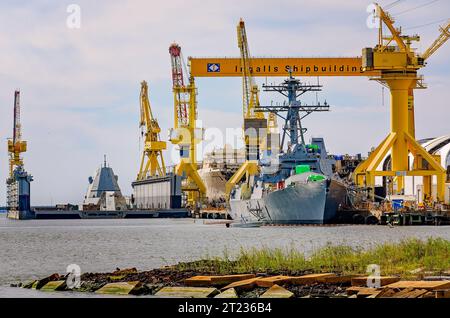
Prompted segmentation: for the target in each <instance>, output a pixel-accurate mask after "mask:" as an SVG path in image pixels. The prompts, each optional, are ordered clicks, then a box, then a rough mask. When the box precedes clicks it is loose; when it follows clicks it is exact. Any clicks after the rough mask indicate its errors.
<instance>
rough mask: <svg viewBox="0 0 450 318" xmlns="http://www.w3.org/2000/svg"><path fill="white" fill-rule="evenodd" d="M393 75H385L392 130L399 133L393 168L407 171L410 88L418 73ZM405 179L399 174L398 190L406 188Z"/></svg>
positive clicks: (393, 150)
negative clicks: (389, 96) (389, 92)
mask: <svg viewBox="0 0 450 318" xmlns="http://www.w3.org/2000/svg"><path fill="white" fill-rule="evenodd" d="M396 76H398V75H393V76H392V77H391V78H389V76H386V77H384V78H383V79H384V80H385V81H386V83H387V85H388V86H389V88H390V90H391V131H392V132H394V133H396V134H397V139H396V140H395V142H394V144H393V146H392V151H391V158H392V170H393V171H397V172H400V173H401V172H405V173H406V171H408V170H409V167H408V144H407V142H406V138H405V136H404V134H405V133H407V132H408V131H409V129H410V127H409V116H408V115H409V114H408V96H409V89H410V87H412V86H413V85H415V83H416V75H415V74H414V75H413V76H414V77H412V78H405V77H404V75H400V76H402V78H398V77H396ZM404 185H405V180H404V176H403V175H398V176H397V192H398V193H402V192H403V190H404Z"/></svg>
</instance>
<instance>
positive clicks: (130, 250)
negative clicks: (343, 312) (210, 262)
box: [0, 214, 450, 297]
mask: <svg viewBox="0 0 450 318" xmlns="http://www.w3.org/2000/svg"><path fill="white" fill-rule="evenodd" d="M430 236H434V237H442V238H445V239H449V240H450V227H444V226H442V227H433V226H429V227H396V228H389V227H386V226H336V227H262V228H226V227H225V226H224V225H206V224H203V221H202V220H196V221H195V220H192V219H173V220H168V219H144V220H133V219H130V220H127V219H117V220H30V221H14V220H9V219H6V216H5V215H4V214H0V286H3V287H0V297H9V296H18V297H22V296H24V297H28V295H29V294H28V293H31V294H33V295H36V296H39V297H41V296H42V293H39V292H35V291H23V290H22V289H18V288H7V287H6V286H8V285H9V284H10V283H13V282H18V281H27V280H32V279H36V278H42V277H45V276H47V275H49V274H52V273H55V272H56V273H60V274H63V273H65V272H66V268H67V266H68V265H70V264H77V265H79V266H80V268H81V270H82V272H110V271H113V270H115V269H116V267H119V268H127V267H136V268H138V269H139V270H149V269H152V268H156V267H160V266H163V265H170V264H175V263H177V262H180V261H192V260H196V259H199V258H202V257H205V256H207V255H209V256H221V255H223V253H224V251H225V250H226V251H227V252H228V253H229V254H231V255H233V254H235V253H236V252H238V251H239V248H240V247H244V248H249V247H263V246H264V247H285V248H291V247H292V246H294V247H295V248H298V249H300V250H302V251H304V252H306V253H308V252H311V251H312V250H313V249H316V248H318V247H320V246H323V245H325V244H327V243H332V244H347V245H352V246H361V247H370V246H371V245H373V244H376V243H380V242H386V241H389V242H395V241H399V240H401V239H404V238H407V237H417V238H427V237H430ZM46 295H48V294H46Z"/></svg>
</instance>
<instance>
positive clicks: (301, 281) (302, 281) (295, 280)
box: [290, 273, 337, 285]
mask: <svg viewBox="0 0 450 318" xmlns="http://www.w3.org/2000/svg"><path fill="white" fill-rule="evenodd" d="M336 276H337V275H336V274H333V273H323V274H309V275H303V276H298V277H291V279H290V283H292V284H294V285H311V284H315V283H318V282H319V279H324V278H325V277H336Z"/></svg>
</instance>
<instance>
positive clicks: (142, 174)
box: [137, 81, 166, 181]
mask: <svg viewBox="0 0 450 318" xmlns="http://www.w3.org/2000/svg"><path fill="white" fill-rule="evenodd" d="M139 100H140V106H141V107H140V113H141V116H140V121H139V126H140V127H141V128H142V129H145V133H144V134H145V141H144V150H143V152H142V159H141V165H140V168H139V173H138V176H137V181H142V180H145V179H147V178H148V177H155V176H165V175H166V166H165V164H164V157H163V153H162V151H163V150H164V149H166V142H164V141H161V140H160V136H159V134H160V132H161V128H160V127H159V124H158V121H157V120H156V118H154V117H153V113H152V109H151V107H150V101H149V98H148V84H147V82H146V81H143V82H142V83H141V93H140V96H139ZM146 160H147V162H145V161H146Z"/></svg>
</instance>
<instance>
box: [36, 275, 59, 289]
mask: <svg viewBox="0 0 450 318" xmlns="http://www.w3.org/2000/svg"><path fill="white" fill-rule="evenodd" d="M59 279H60V276H59V274H56V273H55V274H52V275H50V276H48V277H45V278H43V279H41V280H37V281H36V282H34V284H33V285H32V287H31V288H32V289H41V288H42V287H44V286H45V285H46V284H47V283H48V282H51V281H56V280H59Z"/></svg>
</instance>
